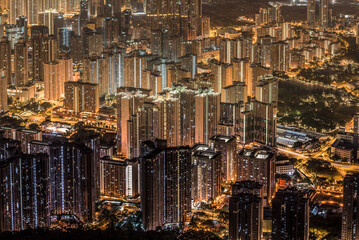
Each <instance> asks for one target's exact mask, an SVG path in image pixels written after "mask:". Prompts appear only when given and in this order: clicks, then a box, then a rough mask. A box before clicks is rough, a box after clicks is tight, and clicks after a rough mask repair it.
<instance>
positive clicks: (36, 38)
mask: <svg viewBox="0 0 359 240" xmlns="http://www.w3.org/2000/svg"><path fill="white" fill-rule="evenodd" d="M48 35H49V28H48V27H46V26H34V27H32V28H31V47H32V64H33V67H32V74H33V75H32V79H33V81H43V80H44V78H43V74H44V70H43V64H44V63H46V62H47V56H46V51H45V46H46V39H47V38H48Z"/></svg>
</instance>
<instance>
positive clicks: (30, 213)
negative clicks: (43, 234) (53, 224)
mask: <svg viewBox="0 0 359 240" xmlns="http://www.w3.org/2000/svg"><path fill="white" fill-rule="evenodd" d="M48 166H49V158H48V156H47V155H46V154H34V155H25V154H22V155H19V156H16V157H12V158H9V159H7V160H6V161H2V162H1V164H0V229H1V231H20V230H25V229H30V228H41V227H43V228H44V227H49V224H50V219H49V217H48V216H49V213H50V211H49V210H50V209H49V202H50V195H49V190H50V188H49V171H48Z"/></svg>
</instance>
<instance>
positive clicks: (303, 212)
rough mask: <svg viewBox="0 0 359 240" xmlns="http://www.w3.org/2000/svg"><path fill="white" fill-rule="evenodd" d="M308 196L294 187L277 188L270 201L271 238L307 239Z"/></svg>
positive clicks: (279, 239) (276, 239)
mask: <svg viewBox="0 0 359 240" xmlns="http://www.w3.org/2000/svg"><path fill="white" fill-rule="evenodd" d="M309 212H310V207H309V198H308V196H307V194H306V193H305V192H302V191H300V190H297V189H295V188H287V189H284V190H279V191H278V192H277V193H276V194H275V197H274V199H273V201H272V239H273V240H282V239H303V240H308V239H309Z"/></svg>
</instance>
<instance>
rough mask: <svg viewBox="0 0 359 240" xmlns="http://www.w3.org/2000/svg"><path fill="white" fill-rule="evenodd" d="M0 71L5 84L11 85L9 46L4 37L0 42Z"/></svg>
mask: <svg viewBox="0 0 359 240" xmlns="http://www.w3.org/2000/svg"><path fill="white" fill-rule="evenodd" d="M0 71H1V72H2V73H3V76H4V78H5V79H4V80H5V81H6V84H11V45H10V42H9V41H8V40H7V38H6V37H3V38H2V39H1V41H0ZM2 80H3V79H2Z"/></svg>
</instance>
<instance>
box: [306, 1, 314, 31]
mask: <svg viewBox="0 0 359 240" xmlns="http://www.w3.org/2000/svg"><path fill="white" fill-rule="evenodd" d="M307 23H308V26H309V27H314V26H315V0H307Z"/></svg>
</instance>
